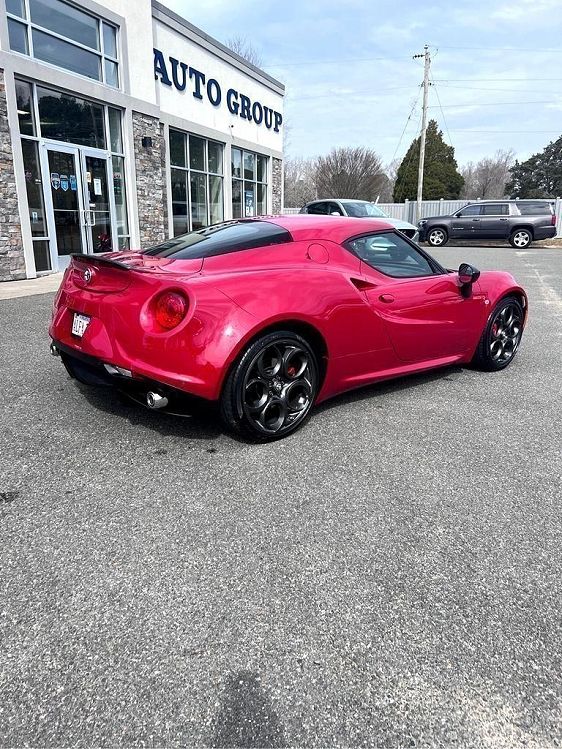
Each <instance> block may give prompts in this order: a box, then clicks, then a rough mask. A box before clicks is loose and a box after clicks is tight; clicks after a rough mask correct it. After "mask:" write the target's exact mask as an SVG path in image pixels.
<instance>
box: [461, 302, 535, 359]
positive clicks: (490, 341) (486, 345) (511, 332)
mask: <svg viewBox="0 0 562 749" xmlns="http://www.w3.org/2000/svg"><path fill="white" fill-rule="evenodd" d="M523 320H524V313H523V307H522V306H521V302H520V301H519V299H517V298H516V297H513V296H509V297H505V298H504V299H501V300H500V301H499V302H498V304H497V305H496V306H495V308H494V310H493V312H492V314H491V315H490V318H489V320H488V324H487V325H486V328H485V330H484V332H483V333H482V337H481V338H480V342H479V344H478V348H477V350H476V354H475V355H474V360H473V362H474V364H476V365H477V366H478V367H479V368H480V369H485V370H487V371H491V372H493V371H496V370H499V369H505V367H507V365H508V364H510V363H511V362H512V360H513V357H514V356H515V354H516V352H517V349H518V348H519V344H520V343H521V336H522V335H523Z"/></svg>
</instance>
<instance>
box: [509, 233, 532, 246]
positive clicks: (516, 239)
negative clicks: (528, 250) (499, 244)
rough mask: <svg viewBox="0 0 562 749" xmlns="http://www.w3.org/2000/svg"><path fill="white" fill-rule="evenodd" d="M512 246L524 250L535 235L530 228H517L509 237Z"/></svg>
mask: <svg viewBox="0 0 562 749" xmlns="http://www.w3.org/2000/svg"><path fill="white" fill-rule="evenodd" d="M509 241H510V243H511V246H512V247H515V249H516V250H524V249H525V247H528V246H529V245H530V244H531V242H532V241H533V235H532V234H531V232H530V231H529V230H528V229H516V230H515V231H514V232H513V233H512V235H511V237H510V238H509Z"/></svg>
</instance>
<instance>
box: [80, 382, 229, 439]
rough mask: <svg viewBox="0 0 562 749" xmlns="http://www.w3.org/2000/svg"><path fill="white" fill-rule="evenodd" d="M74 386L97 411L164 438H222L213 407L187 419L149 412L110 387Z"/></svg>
mask: <svg viewBox="0 0 562 749" xmlns="http://www.w3.org/2000/svg"><path fill="white" fill-rule="evenodd" d="M73 384H74V386H75V387H77V388H78V389H79V390H80V393H81V394H82V395H83V396H84V398H85V399H86V400H87V401H88V403H90V405H92V406H93V407H94V408H95V409H97V410H98V411H104V412H105V413H109V414H112V415H115V416H118V417H120V418H125V419H126V420H127V421H128V422H129V424H132V425H133V426H141V427H145V428H146V429H151V430H153V431H154V432H157V433H158V434H161V435H162V436H163V437H183V438H186V437H187V438H191V439H202V440H209V439H217V438H219V437H221V436H222V435H223V434H224V429H223V427H222V425H221V423H220V422H219V419H218V415H217V413H216V411H215V409H214V408H213V406H212V405H209V406H208V407H203V406H199V407H197V408H196V409H194V411H193V413H191V414H189V415H176V414H174V413H170V412H168V411H166V410H157V411H151V410H150V409H148V408H145V407H144V406H142V405H141V404H140V403H138V402H137V401H135V400H132V399H131V398H129V397H128V396H127V395H125V394H124V393H122V392H120V391H119V390H117V389H116V388H114V387H111V386H92V385H85V384H82V383H81V382H77V381H76V380H73Z"/></svg>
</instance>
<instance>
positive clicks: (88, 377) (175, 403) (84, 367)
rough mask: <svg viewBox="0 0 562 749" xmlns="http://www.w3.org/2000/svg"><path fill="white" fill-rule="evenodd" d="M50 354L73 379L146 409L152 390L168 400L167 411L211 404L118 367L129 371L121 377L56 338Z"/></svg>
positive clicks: (108, 365) (111, 367)
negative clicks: (125, 397)
mask: <svg viewBox="0 0 562 749" xmlns="http://www.w3.org/2000/svg"><path fill="white" fill-rule="evenodd" d="M51 353H52V354H54V355H59V356H60V357H61V360H62V362H63V364H64V366H65V368H66V370H67V372H68V373H69V374H70V376H71V377H73V378H74V379H77V380H79V381H80V382H83V383H86V384H88V385H101V386H104V385H105V386H108V385H109V386H112V387H115V388H117V389H118V390H121V391H123V392H125V393H126V394H127V395H129V396H130V397H131V398H132V399H133V400H135V401H137V402H138V403H140V404H142V405H145V406H146V394H147V393H148V392H151V391H152V392H156V393H159V394H160V395H163V396H166V398H168V401H169V403H170V408H168V409H167V410H174V411H175V410H180V411H182V412H185V413H190V412H192V411H193V410H196V408H197V407H198V406H201V405H202V404H207V405H209V404H210V401H208V400H207V399H205V398H201V397H199V396H196V395H193V394H190V393H186V392H185V391H184V390H181V389H179V388H176V387H173V386H171V385H169V384H168V383H167V382H162V381H158V380H154V379H151V378H149V377H143V376H139V375H133V374H132V372H130V370H126V369H124V368H121V370H122V372H127V371H128V372H129V373H130V376H129V375H126V374H122V373H120V372H119V370H117V368H116V367H115V366H112V365H111V364H109V363H108V362H104V361H102V360H101V359H98V358H96V357H95V356H91V355H89V354H85V353H83V352H82V351H77V350H76V349H73V348H72V347H70V346H67V345H65V344H64V343H61V342H60V341H57V340H56V339H53V340H52V343H51Z"/></svg>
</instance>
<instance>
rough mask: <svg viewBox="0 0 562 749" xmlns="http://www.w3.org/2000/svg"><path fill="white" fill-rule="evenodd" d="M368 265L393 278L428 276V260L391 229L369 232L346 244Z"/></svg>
mask: <svg viewBox="0 0 562 749" xmlns="http://www.w3.org/2000/svg"><path fill="white" fill-rule="evenodd" d="M347 246H348V247H349V249H351V250H352V252H354V253H355V254H356V255H357V256H358V257H360V258H361V260H363V261H364V262H365V263H367V265H370V266H371V268H375V269H376V270H378V271H380V272H381V273H384V275H385V276H392V277H393V278H416V277H418V276H431V275H433V273H434V272H436V271H434V270H433V268H432V266H431V264H430V262H429V260H427V258H426V257H424V255H422V254H421V252H419V250H417V249H416V248H415V247H414V246H413V245H411V244H409V243H408V242H406V240H405V239H402V237H401V236H400V235H399V234H396V233H394V232H389V233H384V234H383V233H377V234H371V235H370V236H366V237H359V238H358V239H353V240H351V241H350V242H349V243H348V245H347Z"/></svg>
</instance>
